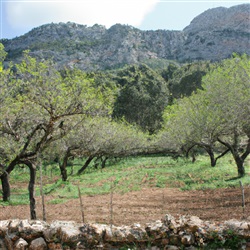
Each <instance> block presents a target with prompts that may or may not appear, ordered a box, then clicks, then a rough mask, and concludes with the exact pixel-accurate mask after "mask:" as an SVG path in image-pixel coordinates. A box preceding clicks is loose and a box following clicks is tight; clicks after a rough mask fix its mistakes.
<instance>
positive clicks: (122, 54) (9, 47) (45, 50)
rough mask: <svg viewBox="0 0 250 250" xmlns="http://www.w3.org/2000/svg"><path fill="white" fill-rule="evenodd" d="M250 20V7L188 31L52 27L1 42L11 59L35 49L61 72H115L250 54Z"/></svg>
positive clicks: (215, 13)
mask: <svg viewBox="0 0 250 250" xmlns="http://www.w3.org/2000/svg"><path fill="white" fill-rule="evenodd" d="M249 16H250V4H243V5H238V6H235V7H231V8H215V9H210V10H207V11H205V12H204V13H202V14H200V15H199V16H197V17H196V18H194V20H193V21H192V22H191V24H190V25H189V26H187V27H186V28H185V29H184V30H183V31H168V30H156V31H152V30H151V31H141V30H139V29H137V28H134V27H132V26H128V25H121V24H116V25H114V26H112V27H111V28H109V29H106V28H105V27H104V26H101V25H94V26H92V27H87V26H85V25H79V24H75V23H70V22H69V23H59V24H54V23H52V24H47V25H43V26H40V27H37V28H35V29H33V30H31V31H30V32H29V33H27V34H25V35H23V36H20V37H17V38H14V39H11V40H8V39H4V40H2V41H1V42H2V43H3V44H4V46H5V49H6V51H7V52H8V60H12V61H13V60H14V61H18V60H20V58H21V55H22V51H23V50H26V49H29V50H30V51H31V54H32V55H33V56H35V57H37V58H38V59H49V58H52V59H53V60H54V61H55V62H56V63H57V64H58V65H59V66H60V67H65V66H67V67H73V66H76V67H78V68H80V69H82V70H104V69H111V68H116V67H120V66H123V65H125V64H134V63H140V62H145V61H147V60H176V61H179V62H185V61H190V60H191V61H192V60H221V59H223V58H227V57H229V56H231V55H232V53H233V52H236V53H240V54H242V53H247V54H250V44H249V39H250V20H249Z"/></svg>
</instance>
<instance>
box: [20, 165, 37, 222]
mask: <svg viewBox="0 0 250 250" xmlns="http://www.w3.org/2000/svg"><path fill="white" fill-rule="evenodd" d="M23 163H24V164H25V165H27V166H28V167H29V170H30V181H29V186H28V190H29V200H30V219H31V220H36V219H37V217H36V199H35V183H36V166H35V165H34V164H32V162H30V161H24V162H23Z"/></svg>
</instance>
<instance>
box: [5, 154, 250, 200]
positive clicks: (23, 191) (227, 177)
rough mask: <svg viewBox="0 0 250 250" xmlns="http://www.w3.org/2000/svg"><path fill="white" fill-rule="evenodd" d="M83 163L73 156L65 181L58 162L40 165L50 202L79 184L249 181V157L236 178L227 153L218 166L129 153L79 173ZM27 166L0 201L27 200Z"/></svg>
mask: <svg viewBox="0 0 250 250" xmlns="http://www.w3.org/2000/svg"><path fill="white" fill-rule="evenodd" d="M83 163H84V161H83V160H81V161H80V160H76V161H74V162H72V163H71V166H70V167H68V172H69V173H71V175H69V178H68V181H66V182H63V181H62V180H61V178H60V172H59V167H58V165H46V166H43V192H44V194H45V195H46V194H47V195H48V194H50V195H53V196H54V197H57V198H54V199H52V200H50V202H51V203H53V204H56V203H63V202H66V201H67V200H69V199H72V198H78V186H79V187H80V190H81V194H82V195H85V194H86V195H96V194H106V193H109V192H110V190H111V188H113V191H114V192H117V193H126V192H129V191H135V190H140V189H141V188H144V187H152V188H164V187H170V188H171V187H173V188H179V189H181V190H206V189H216V188H226V187H234V186H236V187H237V186H239V180H241V181H242V183H243V184H244V185H248V184H250V166H249V160H248V161H247V163H248V165H247V164H246V166H245V167H246V173H247V174H246V176H245V177H244V178H241V179H238V178H237V169H236V166H235V163H234V161H233V160H232V158H231V157H230V156H226V157H224V158H222V159H220V160H219V161H218V163H217V166H215V167H211V166H210V162H209V158H208V157H206V156H199V157H197V160H196V162H195V163H192V162H191V161H190V160H188V159H185V158H179V159H178V160H174V159H172V158H171V157H164V156H157V157H156V156H155V157H142V156H140V157H129V158H123V159H119V160H111V161H109V162H107V164H106V167H105V168H104V169H100V168H99V169H96V168H94V167H93V166H91V165H90V166H89V168H87V169H86V170H85V172H84V173H83V174H82V175H80V176H78V175H76V174H75V173H77V171H78V169H79V168H80V167H81V166H82V164H83ZM39 173H40V172H39V171H37V189H36V193H37V195H39V192H40V187H39V183H40V176H39ZM28 181H29V170H28V168H19V167H17V168H16V169H15V170H14V171H13V172H12V173H11V175H10V183H11V187H12V189H11V199H10V202H8V203H3V202H0V204H2V205H20V204H29V198H28V191H27V187H28Z"/></svg>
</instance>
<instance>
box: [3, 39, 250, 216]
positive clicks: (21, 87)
mask: <svg viewBox="0 0 250 250" xmlns="http://www.w3.org/2000/svg"><path fill="white" fill-rule="evenodd" d="M0 46H1V47H0V61H1V65H0V69H1V70H0V91H1V97H0V98H1V100H0V103H1V106H0V167H1V169H0V174H1V176H0V178H1V182H2V196H3V200H4V201H8V200H9V198H10V195H11V193H10V183H9V176H10V175H11V173H12V171H13V170H14V169H15V168H17V167H20V166H26V167H28V168H29V170H30V181H29V193H30V202H31V210H32V206H35V198H34V188H35V180H36V171H37V166H38V165H39V164H41V162H44V161H47V162H58V164H59V167H60V173H61V177H62V180H63V181H66V180H67V178H68V172H67V166H68V161H69V159H70V158H72V157H74V158H80V159H85V160H86V161H85V163H84V164H83V166H82V168H80V169H79V171H78V174H79V175H80V174H81V173H83V172H84V171H85V169H86V168H87V167H88V165H89V164H90V162H91V161H93V160H99V161H100V162H101V164H102V167H105V161H106V160H107V159H110V158H117V157H125V156H133V155H149V154H163V155H172V156H188V155H189V154H193V152H199V153H206V154H207V155H208V156H209V158H210V162H211V166H215V165H216V163H217V161H218V160H219V159H220V158H221V157H223V156H224V155H225V154H227V153H231V154H232V156H233V159H234V161H235V165H236V166H237V170H238V175H239V177H242V176H244V175H245V174H246V173H245V168H244V161H245V160H246V158H247V156H248V155H249V154H250V112H249V107H250V98H249V96H250V60H249V56H247V55H241V56H240V55H237V54H233V55H232V56H231V57H230V58H229V59H225V60H222V61H220V62H217V63H211V62H209V61H199V62H192V63H184V64H180V63H177V62H175V61H169V60H164V64H163V63H162V62H163V60H160V61H159V60H151V61H150V60H149V61H148V63H147V64H145V63H144V64H142V63H140V64H131V65H126V66H123V67H121V68H118V69H115V70H106V71H92V72H84V71H81V70H79V69H77V68H73V69H67V68H65V69H58V68H57V67H56V66H55V65H54V64H53V62H52V61H50V60H43V61H38V60H37V59H35V58H34V57H32V55H30V53H29V52H28V51H24V52H23V55H24V56H23V60H22V61H21V62H19V63H10V64H9V66H8V67H4V66H3V65H4V64H3V62H4V59H5V58H6V56H7V53H6V52H5V50H4V46H3V45H2V44H1V45H0ZM159 62H160V67H159ZM193 159H195V157H193ZM31 217H32V218H36V215H35V213H33V214H32V213H31Z"/></svg>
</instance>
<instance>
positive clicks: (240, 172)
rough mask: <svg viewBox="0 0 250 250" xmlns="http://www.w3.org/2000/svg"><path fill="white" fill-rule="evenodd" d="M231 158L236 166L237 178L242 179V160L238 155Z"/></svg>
mask: <svg viewBox="0 0 250 250" xmlns="http://www.w3.org/2000/svg"><path fill="white" fill-rule="evenodd" d="M233 157H234V160H235V162H236V165H237V170H238V176H239V177H243V176H244V175H245V174H246V172H245V167H244V160H243V159H242V158H241V157H240V156H239V155H238V154H234V155H233Z"/></svg>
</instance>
